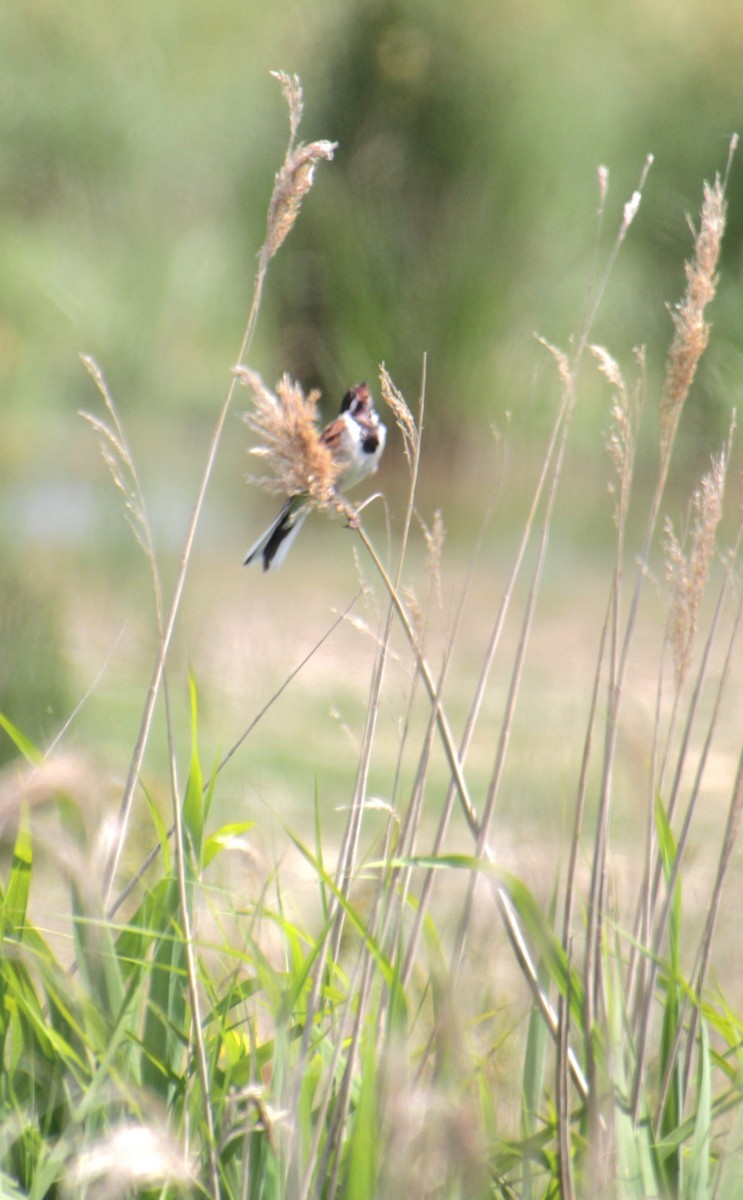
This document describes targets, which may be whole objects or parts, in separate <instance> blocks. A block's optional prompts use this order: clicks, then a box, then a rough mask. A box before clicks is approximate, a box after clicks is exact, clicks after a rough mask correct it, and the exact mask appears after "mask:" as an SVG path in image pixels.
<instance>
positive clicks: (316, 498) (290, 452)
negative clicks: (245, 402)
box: [235, 367, 338, 508]
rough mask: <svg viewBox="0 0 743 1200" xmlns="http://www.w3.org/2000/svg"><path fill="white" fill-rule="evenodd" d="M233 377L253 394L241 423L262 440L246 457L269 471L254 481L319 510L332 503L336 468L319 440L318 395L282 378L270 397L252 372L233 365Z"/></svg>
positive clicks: (269, 393)
mask: <svg viewBox="0 0 743 1200" xmlns="http://www.w3.org/2000/svg"><path fill="white" fill-rule="evenodd" d="M235 374H236V376H237V378H238V379H239V381H240V383H242V384H244V385H245V387H248V388H250V390H251V392H252V393H253V408H252V410H251V411H250V412H248V413H246V414H245V416H244V420H245V423H246V425H247V426H248V428H249V429H251V430H252V431H253V433H255V434H256V435H257V436H258V437H259V438H260V445H258V446H254V447H253V448H252V449H251V451H250V453H251V454H254V455H256V456H257V457H258V458H263V459H264V460H265V463H266V466H267V467H268V469H269V472H270V474H269V475H267V476H266V475H263V476H259V477H258V478H257V479H253V480H252V482H255V483H257V484H259V485H260V487H263V488H265V489H266V491H269V492H275V493H276V492H278V493H279V494H281V495H285V496H299V495H303V494H306V495H307V497H308V499H309V500H310V502H311V503H312V504H314V505H315V506H316V507H317V508H327V507H328V506H329V505H331V504H333V503H334V502H335V500H336V493H335V483H336V479H337V476H338V468H337V467H336V464H335V462H334V461H333V456H332V454H331V453H330V450H329V449H328V447H327V446H326V445H325V444H324V443H323V442H322V441H321V440H320V430H319V426H318V419H317V418H318V413H317V402H318V400H319V399H320V393H319V392H318V391H311V392H310V393H309V395H307V396H305V394H304V392H303V391H302V388H301V387H300V385H299V384H298V383H295V382H294V381H293V380H292V379H290V378H289V376H288V375H284V376H282V378H281V379H280V380H279V382H278V383H277V384H276V392H275V394H274V393H273V392H272V391H270V389H269V388H267V387H266V385H265V383H264V382H263V380H262V379H261V377H260V375H259V374H258V373H257V372H256V371H251V370H250V369H249V368H248V367H236V368H235Z"/></svg>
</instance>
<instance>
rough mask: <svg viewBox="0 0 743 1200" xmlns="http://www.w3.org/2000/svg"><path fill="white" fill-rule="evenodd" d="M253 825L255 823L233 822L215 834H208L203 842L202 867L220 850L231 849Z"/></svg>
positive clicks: (211, 860) (206, 865)
mask: <svg viewBox="0 0 743 1200" xmlns="http://www.w3.org/2000/svg"><path fill="white" fill-rule="evenodd" d="M254 825H255V821H234V822H233V823H232V824H231V825H223V826H222V828H221V829H218V830H217V831H216V833H212V834H210V835H209V837H208V838H207V839H206V841H205V842H204V850H203V854H202V866H204V867H208V866H209V863H210V862H213V860H214V859H215V858H216V857H217V855H218V854H219V853H220V852H221V851H222V850H229V849H231V848H232V846H233V845H234V843H235V842H237V841H238V840H239V839H240V838H241V837H242V835H243V834H244V833H247V832H248V830H249V829H252V828H253V826H254Z"/></svg>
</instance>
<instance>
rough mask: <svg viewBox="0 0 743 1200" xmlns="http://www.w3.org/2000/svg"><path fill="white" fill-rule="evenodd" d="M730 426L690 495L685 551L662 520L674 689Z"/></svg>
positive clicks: (717, 504)
mask: <svg viewBox="0 0 743 1200" xmlns="http://www.w3.org/2000/svg"><path fill="white" fill-rule="evenodd" d="M734 426H735V418H734V417H733V420H732V422H731V425H730V435H729V437H728V441H727V444H726V446H725V449H724V450H723V451H722V452H721V453H720V454H719V455H718V456H717V457H716V458H713V459H712V467H711V469H710V470H709V472H708V473H707V474H706V475H705V476H704V477H703V479H702V481H701V483H700V485H699V487H698V488H697V489H696V490H695V492H694V494H693V496H692V499H691V533H690V543H691V544H690V547H689V552H688V554H686V553H685V552H684V549H683V546H682V544H681V542H680V540H679V538H678V537H677V536H676V534H675V532H674V528H673V523H672V521H671V519H670V517H669V518H667V519H666V523H665V539H664V549H665V551H666V556H667V557H666V579H667V581H668V583H669V585H670V588H671V613H670V632H671V645H672V647H673V665H674V674H675V678H676V688H677V690H680V689H681V687H682V686H683V683H684V680H685V679H686V675H687V672H688V670H689V665H690V663H691V652H692V647H693V645H694V640H695V638H696V633H697V625H698V619H699V608H700V605H701V602H702V598H703V596H704V590H705V587H706V585H707V579H708V577H709V572H710V566H711V563H712V556H713V554H714V549H715V535H716V533H717V527H718V525H719V524H720V520H721V518H722V501H723V495H724V492H725V477H726V474H727V466H728V462H729V461H730V451H731V448H732V437H733V431H734Z"/></svg>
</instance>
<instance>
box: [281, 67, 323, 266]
mask: <svg viewBox="0 0 743 1200" xmlns="http://www.w3.org/2000/svg"><path fill="white" fill-rule="evenodd" d="M271 74H272V75H273V77H274V79H278V81H279V83H280V84H281V90H282V91H283V93H284V97H285V99H286V102H287V104H288V105H289V124H290V129H291V137H290V139H289V146H288V148H287V151H286V157H285V159H284V162H283V165H282V167H281V170H280V171H279V172H278V174H277V176H276V182H275V183H274V187H273V192H272V194H271V200H270V203H269V206H268V218H267V221H266V240H265V242H264V245H263V253H264V254H265V257H266V260H268V259H271V258H273V256H274V255H275V254H276V252H277V250H278V249H279V247H280V246H281V245H282V244H283V242H284V241H285V240H286V238H287V236H288V234H289V233H290V232H291V230H292V228H293V226H294V222H295V221H296V219H297V217H298V216H299V210H300V209H301V207H302V201H303V200H304V198H305V196H306V195H307V193H308V192H309V190H310V188H311V187H312V184H313V183H314V181H315V168H316V166H317V164H318V163H319V162H322V161H323V160H325V161H330V160H331V159H332V157H333V155H334V153H335V151H336V149H337V147H338V143H337V142H328V141H325V140H324V139H323V140H320V141H318V142H309V143H303V142H300V144H299V145H298V146H296V145H295V144H294V142H295V138H296V136H297V130H298V129H299V123H300V121H301V120H302V112H303V108H304V100H303V97H302V85H301V84H300V82H299V77H298V76H297V75H287V74H286V72H284V71H272V72H271Z"/></svg>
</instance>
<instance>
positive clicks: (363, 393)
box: [341, 383, 372, 417]
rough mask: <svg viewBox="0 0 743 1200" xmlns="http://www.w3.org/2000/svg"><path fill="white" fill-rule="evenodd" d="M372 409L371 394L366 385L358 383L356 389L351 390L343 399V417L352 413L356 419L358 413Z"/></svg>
mask: <svg viewBox="0 0 743 1200" xmlns="http://www.w3.org/2000/svg"><path fill="white" fill-rule="evenodd" d="M371 407H372V398H371V393H370V392H369V389H368V387H367V386H366V384H365V383H357V384H356V386H355V387H352V388H350V389H349V391H347V392H346V394H345V396H344V397H343V403H342V404H341V415H342V414H343V413H346V412H348V413H350V414H351V416H352V417H355V416H356V415H357V413H363V412H366V410H367V409H369V408H371Z"/></svg>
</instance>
